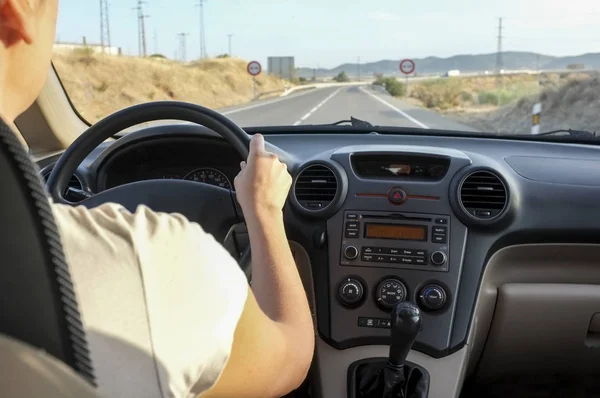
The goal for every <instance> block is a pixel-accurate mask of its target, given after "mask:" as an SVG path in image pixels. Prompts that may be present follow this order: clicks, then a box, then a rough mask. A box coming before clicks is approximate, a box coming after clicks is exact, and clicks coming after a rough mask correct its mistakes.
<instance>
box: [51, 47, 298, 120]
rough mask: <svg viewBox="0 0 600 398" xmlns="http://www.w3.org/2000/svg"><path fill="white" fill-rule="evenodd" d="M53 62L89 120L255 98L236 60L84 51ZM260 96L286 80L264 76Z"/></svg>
mask: <svg viewBox="0 0 600 398" xmlns="http://www.w3.org/2000/svg"><path fill="white" fill-rule="evenodd" d="M53 62H54V65H55V67H56V70H57V71H58V74H59V76H60V79H61V80H62V82H63V84H64V86H65V88H66V90H67V92H68V93H69V96H70V98H71V101H72V102H73V104H74V105H75V107H76V108H77V110H78V111H79V112H80V113H81V114H82V115H83V117H84V118H86V119H87V120H88V121H89V122H92V123H93V122H96V121H97V120H99V119H101V118H103V117H105V116H107V115H109V114H111V113H113V112H115V111H118V110H120V109H123V108H125V107H128V106H131V105H135V104H139V103H143V102H148V101H161V100H177V101H186V102H193V103H196V104H200V105H203V106H206V107H209V108H222V107H227V106H232V105H238V104H243V103H247V102H249V101H251V100H252V99H253V96H254V88H253V82H252V78H251V77H250V75H249V74H248V72H247V71H246V64H247V62H246V61H244V60H242V59H236V58H223V59H208V60H203V61H199V62H195V63H190V64H181V63H179V62H174V61H170V60H166V59H162V58H136V57H125V56H121V57H117V56H108V55H95V54H91V53H89V52H85V51H77V50H75V51H73V52H70V53H66V54H65V53H56V54H54V57H53ZM256 82H257V91H258V93H259V94H260V95H261V96H263V97H264V96H269V95H277V94H278V93H281V92H282V91H283V90H284V89H285V87H286V85H289V83H287V82H286V81H284V80H281V79H279V78H277V77H274V76H269V75H267V74H266V73H263V74H261V75H260V76H259V77H258V78H257V79H256Z"/></svg>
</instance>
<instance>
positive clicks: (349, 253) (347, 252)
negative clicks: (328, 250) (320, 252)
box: [344, 246, 358, 260]
mask: <svg viewBox="0 0 600 398" xmlns="http://www.w3.org/2000/svg"><path fill="white" fill-rule="evenodd" d="M344 257H346V258H347V259H348V260H354V259H355V258H356V257H358V249H357V248H356V247H355V246H348V247H346V248H345V249H344Z"/></svg>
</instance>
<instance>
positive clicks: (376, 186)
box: [42, 125, 600, 373]
mask: <svg viewBox="0 0 600 398" xmlns="http://www.w3.org/2000/svg"><path fill="white" fill-rule="evenodd" d="M315 129H317V127H315ZM302 131H303V132H300V130H298V131H295V130H291V129H287V130H286V131H277V129H276V128H264V129H260V128H253V129H248V132H250V133H254V132H261V133H263V134H264V135H265V138H266V141H267V145H268V147H267V149H268V150H271V151H273V152H275V153H276V154H277V155H278V156H279V157H280V159H281V160H282V161H283V162H285V163H286V164H287V166H288V170H289V171H290V173H291V174H292V176H293V185H292V188H291V192H290V196H289V199H288V202H287V204H286V209H285V224H286V230H287V233H288V237H289V239H290V240H292V241H294V242H297V244H299V245H300V246H301V247H302V248H303V250H305V251H306V253H307V257H308V259H309V264H310V270H309V271H310V274H311V280H310V286H309V287H307V289H309V290H310V291H311V292H312V295H314V297H313V299H312V300H313V301H312V303H313V305H314V309H315V320H316V328H317V331H318V336H319V339H320V340H321V341H322V342H323V344H325V345H326V346H327V347H328V348H327V349H334V350H340V351H337V352H353V351H346V350H349V349H352V348H356V347H368V346H381V345H386V344H389V341H390V340H389V334H390V332H389V325H390V309H391V308H392V307H393V306H394V305H395V304H396V303H397V302H399V301H401V300H411V301H413V302H415V303H417V304H418V305H419V307H420V308H421V310H422V311H423V329H422V331H421V332H420V334H419V336H418V338H417V341H416V343H415V345H414V347H413V348H414V350H415V351H417V352H419V353H422V354H425V355H426V356H427V357H428V358H437V359H443V358H446V357H448V358H452V356H453V354H455V353H457V352H462V351H463V349H464V348H465V347H466V346H467V345H468V342H469V339H470V338H472V334H473V333H474V332H473V331H474V330H475V328H477V327H480V325H484V326H483V329H482V330H483V332H482V336H485V337H484V338H482V340H481V341H482V342H481V341H480V344H481V345H480V347H479V351H477V348H476V346H474V347H475V348H473V350H474V352H476V353H477V354H476V356H477V357H476V358H475V359H474V363H478V361H479V358H480V357H481V356H482V355H483V357H484V358H485V355H484V354H482V350H483V348H482V347H483V345H485V341H486V339H487V338H488V336H491V335H493V334H489V335H488V333H491V332H490V330H492V329H491V328H492V326H493V325H492V320H491V318H490V319H489V320H488V321H487V323H486V322H482V321H478V320H480V319H484V318H485V316H484V314H488V315H487V316H489V317H491V316H492V315H490V314H493V313H494V306H493V305H492V306H491V307H490V306H488V307H480V305H479V304H478V302H480V301H481V295H482V294H484V293H486V292H485V289H482V286H487V285H486V283H489V279H486V278H487V277H485V275H487V274H486V268H487V266H488V264H491V263H494V261H492V260H493V259H496V258H497V255H498V253H502V252H503V250H505V249H507V248H511V247H521V246H523V245H569V244H577V245H591V247H596V246H595V245H597V244H600V222H599V221H598V220H600V200H598V198H600V147H598V146H595V145H580V144H565V143H556V142H540V141H528V140H513V139H499V138H494V137H488V138H478V137H466V136H462V137H458V136H439V135H420V134H403V135H395V134H352V133H348V132H344V130H343V129H340V130H339V131H338V132H336V133H332V132H331V131H330V130H328V131H318V129H317V130H315V131H311V132H310V133H307V132H306V131H305V130H302ZM54 160H56V159H54ZM241 160H242V159H241V157H240V155H239V154H237V152H235V150H233V149H232V147H231V146H230V145H229V144H228V143H226V142H225V141H224V140H223V139H221V138H220V137H218V136H217V135H216V134H215V133H214V132H212V131H211V130H209V129H207V128H204V127H201V126H196V125H168V126H159V127H150V128H147V129H144V130H141V131H138V132H134V133H130V134H127V135H125V136H123V137H122V138H119V139H118V140H116V141H112V142H106V143H103V144H102V145H101V146H100V147H98V148H97V149H96V150H95V151H94V152H93V153H91V154H90V155H89V156H88V158H87V159H86V160H85V161H84V162H83V163H82V164H81V165H80V166H79V168H78V170H77V172H76V177H77V179H78V180H79V181H80V182H81V185H82V186H83V189H84V190H86V191H88V192H90V193H91V194H93V193H95V192H100V191H103V190H106V189H110V188H112V187H116V186H119V185H122V184H127V183H129V182H134V181H140V180H145V179H155V178H176V179H191V180H194V181H197V182H198V183H210V184H214V185H219V186H221V187H225V188H231V186H232V185H231V184H232V182H233V179H234V178H235V176H236V174H237V172H238V170H239V163H240V161H241ZM42 166H43V165H42ZM46 166H47V167H51V163H48V164H47V165H46ZM565 253H566V251H565ZM533 257H534V256H530V258H533ZM555 259H558V260H559V261H562V262H561V263H560V264H563V263H564V264H570V263H571V262H570V260H569V259H568V258H566V259H565V258H561V254H560V253H559V254H555V255H554V256H553V257H552V258H548V259H547V260H546V265H548V266H549V267H550V265H549V264H550V263H552V262H553V261H554V260H555ZM513 260H514V259H513ZM520 261H525V260H520ZM532 261H533V260H532ZM515 263H518V261H516V260H514V261H513V263H511V264H504V265H502V266H501V267H500V266H499V268H498V269H500V270H499V271H497V272H499V273H500V274H501V273H502V269H501V268H502V267H505V269H506V270H507V271H506V272H507V273H510V272H512V274H511V275H512V276H511V278H513V279H512V280H513V281H515V280H516V281H520V279H519V278H520V277H521V276H522V277H523V278H525V279H524V280H526V281H527V282H536V281H537V280H538V279H536V278H539V280H545V281H549V282H555V283H559V282H563V280H562V279H560V278H561V275H565V276H564V278H565V280H567V279H568V280H569V281H571V282H573V281H577V283H598V284H600V267H596V268H586V273H585V277H584V276H583V275H584V274H581V273H580V274H578V275H580V276H581V278H582V279H578V276H577V275H576V274H573V273H571V274H569V272H568V269H566V268H564V269H563V268H560V267H559V271H556V272H555V273H553V274H552V275H551V274H549V273H545V270H546V268H544V267H545V266H544V265H543V264H542V265H540V266H539V269H537V270H534V271H531V270H530V269H529V268H527V266H525V265H524V266H523V274H519V271H518V270H516V271H515V270H514V267H513V265H514V264H515ZM583 263H584V262H579V263H578V264H579V265H580V266H583V265H582V264H583ZM490 267H491V266H490ZM573 267H577V266H576V265H573ZM490 269H491V268H490ZM573 269H575V268H573ZM508 270H512V271H510V272H509V271H508ZM525 271H527V272H529V273H527V272H525ZM488 272H491V271H490V270H488ZM532 272H533V273H532ZM500 274H497V275H500ZM497 275H496V279H497V280H500V279H502V278H500V277H498V276H497ZM519 275H521V276H519ZM527 275H528V276H527ZM531 275H537V276H536V277H533V276H531ZM505 276H506V275H505ZM527 278H528V279H527ZM553 278H554V279H553ZM506 280H508V279H506ZM490 286H491V285H490ZM498 286H499V285H498ZM498 286H496V288H491V291H493V292H495V291H496V290H494V289H499V287H498ZM554 288H556V286H555V287H554ZM494 294H495V293H494ZM478 297H479V299H478ZM527 300H528V299H527V298H525V302H526V303H530V302H529V301H527ZM476 304H477V305H476ZM596 307H597V305H596ZM478 308H479V309H478ZM481 308H484V309H483V310H482V309H481ZM535 308H536V310H537V311H539V312H540V313H542V312H543V311H542V310H543V309H544V308H545V307H544V306H543V305H541V306H539V307H535ZM477 311H483V312H477ZM597 312H599V313H600V308H597ZM592 315H593V311H592V313H590V314H588V313H587V312H586V313H585V315H582V319H583V318H585V319H586V322H588V323H589V316H592ZM586 317H587V318H586ZM548 322H550V323H551V324H549V325H546V327H549V328H551V327H553V326H557V325H554V324H552V322H556V320H555V319H553V320H552V321H548ZM582 322H583V321H582ZM505 326H506V325H504V326H502V327H505ZM574 327H575V326H574V324H573V323H572V322H571V323H569V324H565V325H561V326H560V328H562V329H561V332H564V333H573V334H577V333H579V331H578V330H574V329H572V328H574ZM557 333H558V332H557ZM599 333H600V331H599ZM544 347H546V346H545V345H544ZM544 352H546V351H544ZM332 355H334V354H332ZM357 355H358V354H357ZM579 359H581V358H579ZM579 359H578V360H579ZM588 359H589V358H588ZM590 361H591V359H590ZM538 362H539V361H538ZM580 362H581V361H580ZM590 363H591V362H589V361H586V360H584V361H582V362H581V367H582V366H587V365H589V364H590ZM455 365H456V364H455V363H454V364H453V365H452V368H456V366H455ZM432 366H433V365H432ZM461 366H464V364H459V367H461ZM495 366H497V367H498V366H499V365H497V364H496V365H495ZM509 366H511V365H506V367H509ZM498 369H499V368H498ZM325 371H326V370H325ZM430 373H433V371H432V370H431V369H430Z"/></svg>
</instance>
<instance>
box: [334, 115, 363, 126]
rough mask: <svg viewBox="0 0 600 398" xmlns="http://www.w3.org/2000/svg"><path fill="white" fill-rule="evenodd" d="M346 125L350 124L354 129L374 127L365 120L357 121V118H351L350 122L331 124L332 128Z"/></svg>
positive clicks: (343, 121)
mask: <svg viewBox="0 0 600 398" xmlns="http://www.w3.org/2000/svg"><path fill="white" fill-rule="evenodd" d="M344 123H350V124H351V125H352V127H362V128H370V127H373V125H372V124H371V123H369V122H366V121H364V120H360V119H357V118H355V117H352V116H350V120H340V121H339V122H335V123H331V126H339V125H341V124H344Z"/></svg>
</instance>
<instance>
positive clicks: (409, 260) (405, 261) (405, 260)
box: [400, 257, 415, 264]
mask: <svg viewBox="0 0 600 398" xmlns="http://www.w3.org/2000/svg"><path fill="white" fill-rule="evenodd" d="M400 263H402V264H414V263H415V259H414V258H411V257H400Z"/></svg>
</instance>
